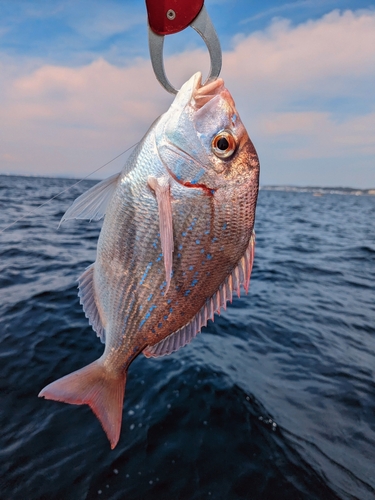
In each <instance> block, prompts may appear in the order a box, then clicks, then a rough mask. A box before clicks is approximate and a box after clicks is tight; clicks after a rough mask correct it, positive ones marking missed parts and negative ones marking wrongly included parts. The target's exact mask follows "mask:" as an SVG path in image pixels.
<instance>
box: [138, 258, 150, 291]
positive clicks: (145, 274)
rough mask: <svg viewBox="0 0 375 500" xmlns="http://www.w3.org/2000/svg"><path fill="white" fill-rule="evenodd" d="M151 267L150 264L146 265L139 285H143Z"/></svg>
mask: <svg viewBox="0 0 375 500" xmlns="http://www.w3.org/2000/svg"><path fill="white" fill-rule="evenodd" d="M151 266H152V262H149V263H148V264H147V267H146V270H145V272H144V273H143V276H142V279H141V281H140V284H141V285H143V283H144V282H145V279H146V278H147V275H148V272H149V270H150V269H151Z"/></svg>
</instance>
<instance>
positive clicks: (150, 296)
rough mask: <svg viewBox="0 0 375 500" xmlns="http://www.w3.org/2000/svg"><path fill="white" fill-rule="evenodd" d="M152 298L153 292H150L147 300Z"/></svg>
mask: <svg viewBox="0 0 375 500" xmlns="http://www.w3.org/2000/svg"><path fill="white" fill-rule="evenodd" d="M151 299H152V293H150V295H149V296H148V298H147V300H148V301H149V300H151Z"/></svg>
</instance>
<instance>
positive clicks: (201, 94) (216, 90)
mask: <svg viewBox="0 0 375 500" xmlns="http://www.w3.org/2000/svg"><path fill="white" fill-rule="evenodd" d="M224 88H225V87H224V80H223V79H222V78H217V79H216V80H212V81H208V82H207V83H205V84H203V85H202V74H201V73H196V74H195V75H194V81H193V91H192V95H191V103H192V105H193V107H194V109H195V110H198V109H201V108H203V106H204V105H205V104H207V103H208V102H209V101H211V99H213V98H214V97H215V96H217V95H219V94H220V93H221V92H222V91H223V90H224Z"/></svg>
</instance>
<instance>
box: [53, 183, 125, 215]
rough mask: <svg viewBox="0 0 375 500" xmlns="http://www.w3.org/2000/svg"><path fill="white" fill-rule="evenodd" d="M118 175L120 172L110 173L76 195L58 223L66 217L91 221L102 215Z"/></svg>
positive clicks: (114, 187)
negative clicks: (102, 179) (79, 194)
mask: <svg viewBox="0 0 375 500" xmlns="http://www.w3.org/2000/svg"><path fill="white" fill-rule="evenodd" d="M119 176H120V174H116V175H112V176H111V177H108V179H105V180H104V181H101V182H98V184H95V186H94V187H92V188H91V189H89V190H88V191H86V192H85V193H83V194H81V196H78V198H77V199H76V200H75V201H74V202H73V204H72V205H71V206H70V207H69V208H68V210H67V211H66V212H65V214H64V215H63V217H62V219H61V221H60V224H61V223H63V222H64V221H65V220H68V219H89V220H90V221H91V220H100V219H101V218H102V217H104V215H105V211H106V210H107V206H108V203H109V201H110V199H111V198H112V195H113V193H114V191H115V189H116V185H117V180H118V178H119Z"/></svg>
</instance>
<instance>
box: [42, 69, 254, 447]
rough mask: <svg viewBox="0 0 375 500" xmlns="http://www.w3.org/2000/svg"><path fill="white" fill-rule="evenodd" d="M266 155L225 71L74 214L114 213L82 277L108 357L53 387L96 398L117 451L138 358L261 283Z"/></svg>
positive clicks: (65, 396) (188, 91) (69, 399)
mask: <svg viewBox="0 0 375 500" xmlns="http://www.w3.org/2000/svg"><path fill="white" fill-rule="evenodd" d="M259 170H260V166H259V159H258V155H257V153H256V150H255V148H254V145H253V143H252V141H251V140H250V138H249V136H248V134H247V132H246V129H245V127H244V125H243V123H242V121H241V119H240V117H239V114H238V112H237V110H236V107H235V103H234V100H233V98H232V96H231V94H230V92H229V91H228V89H227V88H226V87H225V84H224V81H223V80H222V79H220V78H218V79H216V80H214V81H211V82H209V83H206V84H202V76H201V74H200V73H196V74H195V75H193V76H192V77H191V78H190V79H189V80H188V81H187V82H186V83H185V84H184V85H183V86H182V87H181V89H180V90H179V92H178V93H177V95H176V97H175V99H174V101H173V102H172V104H171V106H170V108H169V109H168V110H167V111H166V112H165V113H164V114H162V115H161V116H160V117H159V118H158V119H157V120H156V121H155V122H154V123H153V124H152V125H151V127H150V129H149V130H148V132H147V133H146V134H145V136H144V137H143V139H142V140H141V141H140V142H139V144H138V145H137V146H136V148H135V149H134V150H133V153H132V154H131V156H130V157H129V159H128V160H127V162H126V163H125V166H124V168H123V170H122V171H121V172H120V173H119V174H116V175H113V176H111V177H110V178H108V179H106V180H104V181H101V182H99V183H98V184H96V185H95V186H94V187H92V188H91V189H89V190H88V191H87V192H85V193H83V194H82V195H81V196H79V197H78V198H77V199H76V200H75V201H74V203H73V204H72V205H71V207H70V208H69V209H68V210H67V212H66V213H65V214H64V216H63V218H62V222H64V221H65V220H68V219H88V220H100V219H101V218H103V217H104V221H103V225H102V229H101V232H100V235H99V239H98V244H97V253H96V260H95V262H94V263H93V264H92V265H90V266H89V267H88V268H87V269H86V270H85V271H84V272H83V274H82V275H81V276H80V277H79V279H78V288H79V292H78V295H79V297H80V303H81V304H82V307H83V310H84V313H85V315H86V317H87V318H88V321H89V323H90V325H91V326H92V328H93V330H94V331H95V332H96V334H97V336H98V337H99V338H100V340H101V341H102V342H103V343H104V344H105V348H104V352H103V354H102V355H101V356H100V358H99V359H97V360H96V361H94V362H92V363H91V364H89V365H87V366H85V367H83V368H81V369H79V370H77V371H74V372H72V373H70V374H68V375H66V376H64V377H62V378H60V379H58V380H56V381H54V382H52V383H50V384H49V385H47V386H46V387H45V388H44V389H43V390H42V391H41V392H40V393H39V396H40V397H44V398H45V399H50V400H55V401H62V402H65V403H70V404H75V405H82V404H87V405H89V406H90V408H91V409H92V411H93V412H94V414H95V415H96V417H97V418H98V420H99V421H100V423H101V425H102V427H103V429H104V431H105V433H106V435H107V437H108V440H109V442H110V446H111V448H112V449H113V448H114V447H115V446H116V445H117V443H118V441H119V437H120V431H121V422H122V412H123V405H124V393H125V384H126V379H127V372H128V368H129V366H130V364H131V363H132V361H133V360H134V359H135V358H136V357H137V356H138V355H139V354H140V353H143V354H144V355H145V356H146V357H148V358H152V357H159V356H164V355H167V354H171V353H173V352H175V351H177V350H178V349H180V348H181V347H183V346H185V345H186V344H188V343H189V342H191V340H192V339H193V338H194V337H195V336H196V335H197V334H198V333H199V332H200V331H201V329H202V328H203V327H204V326H206V325H207V322H208V320H209V319H211V320H213V319H214V314H215V313H220V311H221V309H225V308H226V305H227V302H228V301H232V296H233V293H234V292H236V293H237V295H238V296H240V293H241V290H240V289H241V285H242V286H243V287H244V289H245V291H246V293H247V291H248V288H249V282H250V274H251V270H252V266H253V259H254V248H255V233H254V222H255V211H256V203H257V197H258V189H259Z"/></svg>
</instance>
